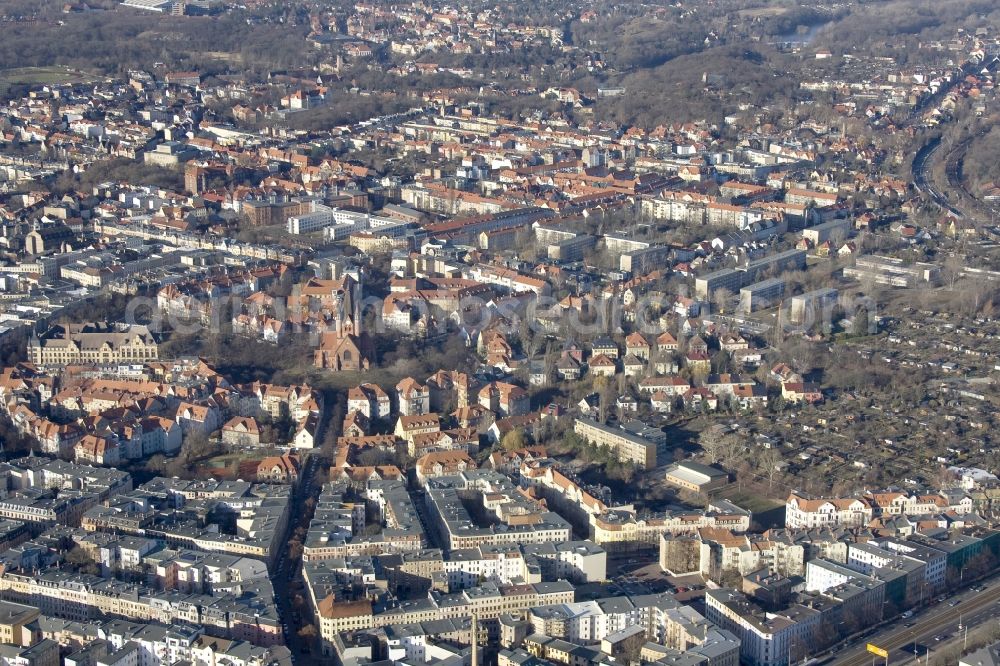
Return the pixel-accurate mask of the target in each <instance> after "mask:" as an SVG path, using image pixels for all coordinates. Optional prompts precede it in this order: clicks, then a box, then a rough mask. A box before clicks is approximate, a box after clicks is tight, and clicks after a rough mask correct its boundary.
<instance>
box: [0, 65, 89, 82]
mask: <svg viewBox="0 0 1000 666" xmlns="http://www.w3.org/2000/svg"><path fill="white" fill-rule="evenodd" d="M89 78H90V77H89V76H87V75H85V74H83V73H81V72H77V71H74V70H70V69H67V68H66V67H20V68H17V69H4V70H0V85H44V84H57V83H73V82H78V81H84V80H87V79H89Z"/></svg>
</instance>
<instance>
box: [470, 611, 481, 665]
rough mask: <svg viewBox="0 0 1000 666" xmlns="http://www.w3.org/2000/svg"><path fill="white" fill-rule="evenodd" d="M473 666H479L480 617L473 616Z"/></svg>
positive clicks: (474, 614)
mask: <svg viewBox="0 0 1000 666" xmlns="http://www.w3.org/2000/svg"><path fill="white" fill-rule="evenodd" d="M472 666H479V616H478V615H477V614H476V613H473V614H472Z"/></svg>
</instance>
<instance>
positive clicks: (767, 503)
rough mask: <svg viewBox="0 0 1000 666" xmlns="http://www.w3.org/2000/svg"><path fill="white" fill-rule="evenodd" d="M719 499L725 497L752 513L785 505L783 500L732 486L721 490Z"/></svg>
mask: <svg viewBox="0 0 1000 666" xmlns="http://www.w3.org/2000/svg"><path fill="white" fill-rule="evenodd" d="M717 497H719V498H720V499H727V500H729V501H730V502H732V503H733V504H735V505H736V506H739V507H741V508H743V509H746V510H747V511H750V512H752V513H763V512H765V511H771V510H772V509H776V508H778V507H783V506H785V503H784V502H781V501H779V500H775V499H771V498H768V497H764V496H763V495H757V494H755V493H752V492H749V491H746V490H742V491H741V490H738V489H737V488H735V487H733V488H732V489H728V490H723V491H722V492H721V493H719V495H717Z"/></svg>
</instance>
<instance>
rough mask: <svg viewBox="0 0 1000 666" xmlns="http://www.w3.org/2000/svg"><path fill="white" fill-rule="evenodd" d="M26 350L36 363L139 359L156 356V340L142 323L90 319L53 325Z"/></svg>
mask: <svg viewBox="0 0 1000 666" xmlns="http://www.w3.org/2000/svg"><path fill="white" fill-rule="evenodd" d="M28 353H29V354H30V355H31V361H32V363H35V364H38V365H73V364H90V363H94V364H107V363H139V362H143V361H151V360H155V359H157V358H159V352H158V349H157V345H156V340H155V339H154V338H153V335H152V333H150V332H149V329H148V328H146V327H145V326H139V325H134V324H133V325H127V324H107V323H94V322H92V323H86V324H68V325H66V326H53V327H52V328H51V329H49V330H48V331H47V332H46V333H45V334H44V335H42V336H41V337H36V338H33V339H32V340H31V341H30V342H29V343H28Z"/></svg>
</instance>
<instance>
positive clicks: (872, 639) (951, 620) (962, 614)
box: [830, 576, 1000, 666]
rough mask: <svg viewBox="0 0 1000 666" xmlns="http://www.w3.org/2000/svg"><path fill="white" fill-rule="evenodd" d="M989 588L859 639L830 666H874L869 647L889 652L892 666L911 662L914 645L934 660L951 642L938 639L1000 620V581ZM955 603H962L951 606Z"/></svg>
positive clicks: (991, 581)
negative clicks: (969, 626)
mask: <svg viewBox="0 0 1000 666" xmlns="http://www.w3.org/2000/svg"><path fill="white" fill-rule="evenodd" d="M987 585H989V587H987V589H985V590H983V591H982V592H973V591H965V592H962V593H961V594H959V595H957V596H955V597H949V598H948V599H947V600H945V601H943V602H935V603H934V605H932V606H930V607H928V608H927V609H926V610H924V611H922V612H920V613H918V614H917V615H915V616H914V617H913V618H911V619H910V620H908V621H905V620H900V621H897V622H895V623H894V624H893V625H892V626H891V627H889V628H886V629H884V630H881V631H878V632H876V633H874V634H872V635H871V636H868V637H865V638H862V639H859V640H858V642H857V644H856V645H854V646H852V647H850V648H847V649H844V650H840V651H838V652H837V654H836V658H835V659H834V660H833V661H832V662H830V663H831V664H833V665H834V666H865V665H866V664H869V663H871V661H872V657H873V656H874V655H872V654H871V653H870V652H868V651H867V649H866V644H867V643H873V644H875V645H877V646H879V647H881V648H883V649H886V650H889V662H890V665H891V664H902V663H904V662H906V661H910V660H912V659H913V650H914V645H915V644H916V646H917V651H918V652H920V653H922V652H923V650H921V646H927V647H929V648H930V650H931V656H932V657H933V654H934V651H935V650H936V649H939V648H941V647H942V646H943V644H944V643H945V642H946V641H947V640H948V639H946V638H942V639H941V640H935V638H936V637H944V636H947V637H948V638H954V637H956V636H957V635H958V634H959V633H960V630H959V625H960V624H961V625H963V627H964V626H965V625H971V626H973V627H974V626H976V625H978V624H982V623H983V622H984V621H989V620H991V619H993V618H997V617H1000V607H998V604H997V602H1000V577H997V576H994V577H992V578H990V579H989V580H988V581H987ZM956 599H957V600H958V602H959V603H958V604H957V605H954V606H953V605H951V604H952V602H953V601H954V600H956ZM906 625H911V626H906ZM959 638H960V637H959ZM959 647H961V644H959ZM876 659H878V658H877V657H876ZM879 661H880V662H881V659H879Z"/></svg>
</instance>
